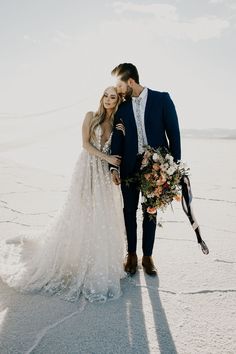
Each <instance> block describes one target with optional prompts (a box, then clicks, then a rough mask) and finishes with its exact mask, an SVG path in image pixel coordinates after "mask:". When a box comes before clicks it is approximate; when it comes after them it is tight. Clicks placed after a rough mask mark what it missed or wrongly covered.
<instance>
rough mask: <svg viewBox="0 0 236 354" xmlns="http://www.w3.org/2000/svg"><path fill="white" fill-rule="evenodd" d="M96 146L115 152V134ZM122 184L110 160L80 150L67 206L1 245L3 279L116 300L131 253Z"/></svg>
mask: <svg viewBox="0 0 236 354" xmlns="http://www.w3.org/2000/svg"><path fill="white" fill-rule="evenodd" d="M101 136H102V128H101V126H100V125H99V126H98V127H97V128H96V130H95V138H94V139H92V140H91V143H92V144H93V146H95V147H96V148H97V149H99V150H100V151H102V152H104V153H109V151H110V143H111V136H112V133H111V135H110V138H109V140H108V141H107V142H106V143H105V144H104V146H102V145H101ZM122 207H123V205H122V196H121V191H120V187H118V186H116V185H114V184H113V182H112V181H111V176H110V172H109V169H108V163H107V162H106V161H104V160H101V159H99V158H98V157H95V156H93V155H90V154H89V153H88V152H87V151H86V150H85V149H83V150H82V152H81V153H80V155H79V157H78V159H77V161H76V164H75V167H74V171H73V174H72V177H71V183H70V186H69V190H68V193H67V196H66V198H65V201H64V203H63V204H62V207H61V208H60V209H59V211H58V212H57V214H56V216H55V217H54V218H53V220H52V222H51V223H50V224H48V226H46V227H45V229H44V230H43V231H41V232H38V233H37V234H34V235H33V234H31V235H27V234H24V235H20V236H19V237H16V238H15V239H10V240H7V241H5V242H1V243H0V277H1V278H2V280H3V281H4V282H6V283H7V284H8V285H9V286H10V287H13V288H15V289H17V290H18V291H20V292H23V293H28V292H41V293H45V294H48V295H58V296H60V297H61V298H63V299H65V300H68V301H76V300H77V299H78V298H79V297H80V296H81V295H82V294H83V295H84V296H85V297H86V298H87V299H88V300H89V301H91V302H93V301H102V302H104V301H106V300H108V299H116V298H118V297H119V296H120V295H121V294H122V291H121V287H120V279H122V278H124V277H125V276H126V273H125V272H124V270H123V258H124V252H125V243H126V241H125V239H126V238H125V225H124V220H123V211H122Z"/></svg>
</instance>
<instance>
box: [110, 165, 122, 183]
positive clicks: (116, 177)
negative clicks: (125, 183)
mask: <svg viewBox="0 0 236 354" xmlns="http://www.w3.org/2000/svg"><path fill="white" fill-rule="evenodd" d="M111 176H112V181H113V183H114V184H116V185H117V186H118V185H119V184H120V183H121V180H120V175H119V172H118V171H117V170H115V169H114V170H112V171H111Z"/></svg>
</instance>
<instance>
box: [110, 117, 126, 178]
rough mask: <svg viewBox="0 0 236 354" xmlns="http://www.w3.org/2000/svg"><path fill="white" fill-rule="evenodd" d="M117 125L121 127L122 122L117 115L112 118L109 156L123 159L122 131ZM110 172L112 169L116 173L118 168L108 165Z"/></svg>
mask: <svg viewBox="0 0 236 354" xmlns="http://www.w3.org/2000/svg"><path fill="white" fill-rule="evenodd" d="M119 125H123V122H122V121H121V119H120V118H118V116H117V115H115V118H114V125H113V134H112V139H111V155H119V156H121V158H122V157H123V149H124V134H125V133H124V131H122V129H119V128H118V127H119ZM109 168H110V171H112V170H113V169H115V170H117V171H118V168H117V167H116V166H114V165H111V164H109Z"/></svg>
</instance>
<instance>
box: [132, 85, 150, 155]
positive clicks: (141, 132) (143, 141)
mask: <svg viewBox="0 0 236 354" xmlns="http://www.w3.org/2000/svg"><path fill="white" fill-rule="evenodd" d="M147 96H148V89H147V87H144V89H143V91H142V92H141V93H140V95H139V96H138V97H132V105H133V111H134V117H135V122H136V126H137V132H138V153H139V154H141V153H142V152H143V151H144V149H143V146H144V145H147V144H148V141H147V135H146V130H145V122H144V115H145V108H146V103H147Z"/></svg>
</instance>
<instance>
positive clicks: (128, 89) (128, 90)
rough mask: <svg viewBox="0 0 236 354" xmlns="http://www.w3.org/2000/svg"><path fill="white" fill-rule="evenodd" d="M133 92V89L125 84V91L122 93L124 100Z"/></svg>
mask: <svg viewBox="0 0 236 354" xmlns="http://www.w3.org/2000/svg"><path fill="white" fill-rule="evenodd" d="M132 94H133V89H132V87H130V86H127V91H126V93H125V95H124V98H125V100H130V99H131V97H132Z"/></svg>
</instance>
